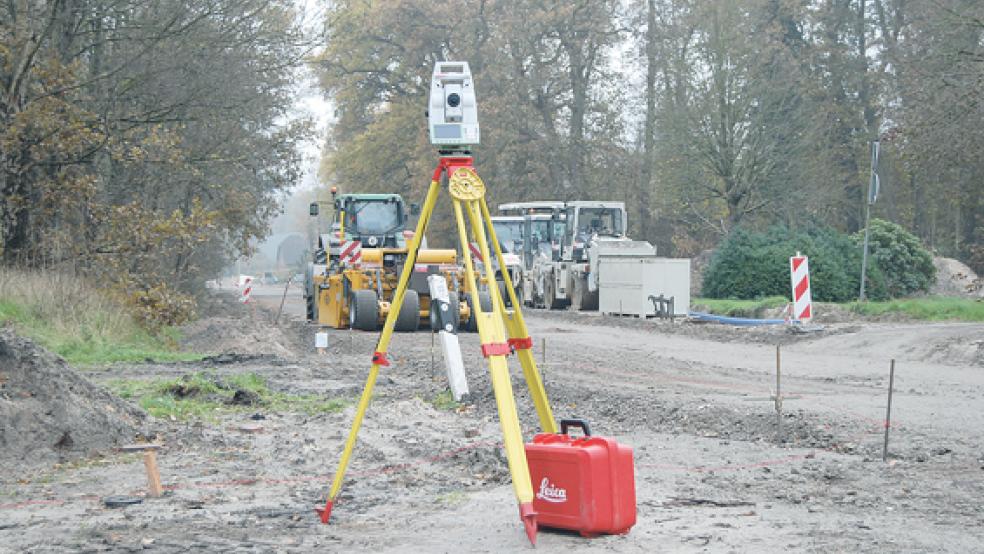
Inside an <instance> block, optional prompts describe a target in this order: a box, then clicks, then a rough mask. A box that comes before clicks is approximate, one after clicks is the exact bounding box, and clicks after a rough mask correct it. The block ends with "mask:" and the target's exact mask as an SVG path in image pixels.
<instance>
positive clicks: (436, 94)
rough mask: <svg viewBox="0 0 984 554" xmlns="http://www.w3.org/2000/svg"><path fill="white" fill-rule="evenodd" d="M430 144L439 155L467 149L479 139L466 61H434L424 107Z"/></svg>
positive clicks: (476, 106) (472, 88)
mask: <svg viewBox="0 0 984 554" xmlns="http://www.w3.org/2000/svg"><path fill="white" fill-rule="evenodd" d="M427 122H428V126H429V128H430V141H431V144H433V145H435V146H437V147H438V148H439V151H440V153H441V154H442V155H446V154H461V153H467V152H468V145H471V144H478V143H479V130H478V105H477V103H476V101H475V88H474V86H473V83H472V76H471V70H470V69H469V67H468V62H437V63H436V64H434V73H433V75H432V77H431V90H430V103H429V109H428V110H427Z"/></svg>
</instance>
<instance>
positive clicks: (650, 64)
mask: <svg viewBox="0 0 984 554" xmlns="http://www.w3.org/2000/svg"><path fill="white" fill-rule="evenodd" d="M656 46H657V45H656V0H647V1H646V123H645V128H644V129H643V133H645V135H644V137H643V142H642V144H643V161H642V171H641V172H640V175H639V194H638V202H639V238H640V239H643V240H650V238H651V237H650V232H651V227H652V221H651V220H652V205H651V203H652V194H651V193H652V188H653V184H652V179H653V164H654V163H655V159H656V151H655V150H656V63H657V62H658V60H657V56H656V53H657V49H656Z"/></svg>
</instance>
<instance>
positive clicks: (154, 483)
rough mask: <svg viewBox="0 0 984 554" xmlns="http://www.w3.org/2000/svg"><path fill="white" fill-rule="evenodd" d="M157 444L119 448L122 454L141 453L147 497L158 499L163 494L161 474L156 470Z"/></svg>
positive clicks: (130, 445)
mask: <svg viewBox="0 0 984 554" xmlns="http://www.w3.org/2000/svg"><path fill="white" fill-rule="evenodd" d="M160 447H161V445H159V444H149V443H148V444H128V445H126V446H121V447H120V450H121V451H122V452H143V459H144V469H145V470H146V471H147V496H148V497H150V498H159V497H160V496H161V494H162V493H163V492H164V488H163V487H161V472H160V471H159V470H158V469H157V450H159V449H160Z"/></svg>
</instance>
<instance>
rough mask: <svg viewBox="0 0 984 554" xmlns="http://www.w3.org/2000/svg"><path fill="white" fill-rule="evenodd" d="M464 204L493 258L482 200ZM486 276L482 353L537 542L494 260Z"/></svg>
mask: <svg viewBox="0 0 984 554" xmlns="http://www.w3.org/2000/svg"><path fill="white" fill-rule="evenodd" d="M461 204H462V202H461V201H459V200H457V199H455V201H454V215H455V219H456V220H457V222H458V237H459V240H460V241H461V248H462V251H464V253H465V256H464V257H465V273H466V275H467V278H468V281H469V286H470V287H471V291H472V295H473V296H472V298H473V302H472V304H473V305H474V306H479V307H480V305H479V304H478V303H477V302H474V300H477V298H478V290H477V287H476V282H475V274H474V271H473V270H472V265H471V256H470V254H469V253H468V237H467V236H466V234H465V220H464V217H463V216H462V205H461ZM464 208H465V209H466V210H467V211H468V217H469V219H470V220H471V230H472V236H473V237H474V239H475V241H476V242H477V243H478V247H479V249H480V251H481V253H482V259H483V260H491V258H490V257H489V246H488V242H487V240H486V236H485V232H484V229H483V228H482V221H481V218H480V217H479V208H478V203H477V201H475V200H469V201H467V202H466V203H465V206H464ZM484 266H485V276H486V279H487V280H488V283H489V284H490V286H489V293H490V294H491V295H492V299H493V300H492V313H486V312H482V311H481V310H479V313H478V320H477V321H478V336H479V339H480V340H481V342H482V353H483V354H484V355H485V357H486V358H488V360H489V374H490V377H491V380H492V390H493V391H494V392H495V402H496V408H497V409H498V411H499V424H500V425H501V426H502V437H503V443H504V444H505V448H506V458H507V460H508V461H509V473H510V474H511V476H512V484H513V492H514V493H515V494H516V499H517V500H518V501H519V514H520V518H521V519H522V520H523V525H524V526H525V527H526V534H527V536H528V537H529V539H530V542H532V543H533V544H536V513H535V512H534V511H533V485H532V483H531V482H530V468H529V465H528V464H527V462H526V447H525V446H524V444H523V432H522V429H520V426H519V416H518V415H517V413H516V399H515V398H513V392H512V382H511V380H510V378H509V365H508V363H507V362H506V356H508V355H509V353H510V350H509V345H508V344H507V343H506V331H505V328H504V327H503V314H502V311H501V310H502V306H503V304H502V298H500V297H499V291H498V288H497V287H495V271H494V269H493V268H492V264H491V263H486V264H484Z"/></svg>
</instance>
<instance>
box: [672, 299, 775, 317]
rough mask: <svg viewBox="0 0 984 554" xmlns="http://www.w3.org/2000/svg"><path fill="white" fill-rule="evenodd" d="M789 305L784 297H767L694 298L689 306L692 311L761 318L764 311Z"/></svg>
mask: <svg viewBox="0 0 984 554" xmlns="http://www.w3.org/2000/svg"><path fill="white" fill-rule="evenodd" d="M788 303H789V299H788V298H786V297H784V296H769V297H766V298H760V299H758V300H737V299H733V298H694V299H693V300H692V301H691V302H690V304H691V306H692V309H693V310H694V311H707V312H709V313H712V314H718V315H726V316H730V317H754V318H761V317H763V316H764V315H765V311H766V310H772V309H775V308H782V307H783V306H785V305H786V304H788Z"/></svg>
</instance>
